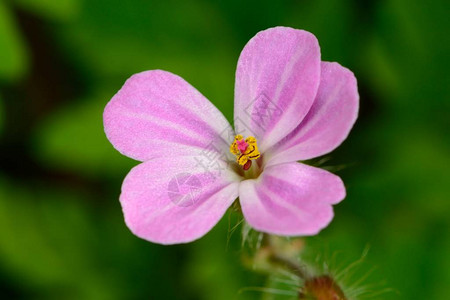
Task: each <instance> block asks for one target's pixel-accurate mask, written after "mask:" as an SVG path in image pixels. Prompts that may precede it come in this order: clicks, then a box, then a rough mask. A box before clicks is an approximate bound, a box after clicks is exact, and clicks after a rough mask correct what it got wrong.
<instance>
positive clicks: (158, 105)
mask: <svg viewBox="0 0 450 300" xmlns="http://www.w3.org/2000/svg"><path fill="white" fill-rule="evenodd" d="M103 120H104V127H105V133H106V136H107V137H108V139H109V140H110V142H111V143H112V144H113V145H114V147H115V148H116V149H117V150H119V151H120V152H121V153H122V154H124V155H126V156H129V157H131V158H134V159H137V160H140V161H146V160H149V159H151V158H155V157H167V156H179V155H198V154H199V153H200V152H202V151H204V150H205V149H208V150H210V151H214V152H221V151H222V149H225V150H226V151H225V152H226V153H227V152H228V148H229V144H230V143H231V142H232V139H233V132H232V130H231V126H230V125H229V123H228V121H227V120H226V119H225V117H224V116H223V115H222V113H221V112H220V111H219V110H217V108H216V107H215V106H214V105H213V104H212V103H211V102H209V101H208V100H207V99H206V98H205V97H204V96H203V95H202V94H200V93H199V92H198V91H197V90H196V89H195V88H193V87H192V86H191V85H189V83H187V82H186V81H185V80H184V79H182V78H181V77H179V76H177V75H174V74H172V73H169V72H166V71H161V70H153V71H146V72H142V73H138V74H135V75H133V76H132V77H131V78H129V79H128V80H127V81H126V82H125V84H124V86H123V87H122V88H121V89H120V91H119V92H118V93H117V94H116V95H115V96H114V97H113V98H112V99H111V101H110V102H109V103H108V105H107V106H106V108H105V111H104V114H103Z"/></svg>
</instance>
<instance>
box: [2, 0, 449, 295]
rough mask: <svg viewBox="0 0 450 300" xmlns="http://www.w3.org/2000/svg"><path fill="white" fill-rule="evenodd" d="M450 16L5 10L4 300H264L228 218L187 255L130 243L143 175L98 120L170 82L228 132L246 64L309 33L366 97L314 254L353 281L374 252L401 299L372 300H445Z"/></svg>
mask: <svg viewBox="0 0 450 300" xmlns="http://www.w3.org/2000/svg"><path fill="white" fill-rule="evenodd" d="M449 13H450V2H449V1H447V0H442V1H440V0H433V1H420V0H392V1H387V0H386V1H383V0H380V1H375V0H373V1H358V0H341V1H338V0H327V1H326V0H315V1H309V0H308V1H275V0H273V1H238V0H228V1H206V0H198V1H144V0H129V1H111V0H91V1H87V0H60V1H53V0H15V1H14V0H11V1H6V0H0V141H1V144H0V149H1V150H0V151H1V158H0V160H1V166H0V289H1V294H2V296H3V297H4V299H17V298H19V299H24V298H26V299H29V298H32V299H219V300H220V299H261V298H262V297H266V298H267V297H268V296H267V295H264V294H262V293H259V292H242V293H239V291H240V290H241V289H242V288H245V287H249V286H261V287H262V286H264V285H265V280H266V279H265V277H264V276H262V275H257V274H255V273H253V272H251V271H249V270H247V269H246V268H244V267H243V266H242V263H241V252H242V249H241V247H240V236H239V233H235V234H233V236H232V238H231V240H230V241H229V242H227V233H228V227H229V223H230V222H229V221H228V217H225V218H224V219H223V220H222V221H221V223H220V224H219V225H218V226H216V227H215V229H214V230H213V231H212V232H210V233H209V234H208V235H207V236H206V237H204V238H203V239H201V240H199V241H197V242H194V243H191V244H187V245H178V246H170V247H164V246H159V245H154V244H151V243H148V242H145V241H143V240H140V239H138V238H136V237H135V236H133V235H132V234H131V233H130V232H129V231H128V229H127V228H126V226H125V225H124V222H123V216H122V212H121V208H120V205H119V202H118V196H119V193H120V186H121V182H122V180H123V178H124V176H125V175H126V174H127V172H128V171H129V170H130V168H132V167H133V166H134V165H136V164H137V162H135V161H132V160H131V159H128V158H126V157H123V156H121V155H120V154H119V153H118V152H117V151H115V150H114V149H113V148H112V146H111V145H110V144H109V142H108V141H107V140H106V138H105V136H104V133H103V126H102V111H103V108H104V106H105V105H106V103H107V101H109V99H110V98H111V97H112V96H113V95H114V93H115V92H117V90H118V89H119V88H120V87H121V85H122V84H123V83H124V81H125V80H126V79H127V78H128V77H129V76H130V75H131V74H133V73H136V72H140V71H143V70H148V69H157V68H159V69H164V70H168V71H171V72H173V73H176V74H178V75H180V76H182V77H183V78H185V79H186V80H187V81H188V82H190V83H191V84H192V85H194V86H195V87H196V88H197V89H198V90H199V91H201V92H202V93H203V94H204V95H205V96H206V97H208V98H209V99H211V101H212V102H213V103H214V104H215V105H216V106H218V107H219V108H220V110H222V111H223V112H224V113H225V115H226V116H227V118H228V119H230V120H231V119H232V117H233V116H232V108H233V87H234V72H235V66H236V62H237V59H238V56H239V53H240V51H241V49H242V48H243V46H244V45H245V43H246V42H247V41H248V40H249V39H250V38H251V37H252V36H253V35H255V34H256V32H258V31H260V30H263V29H266V28H268V27H273V26H277V25H284V26H291V27H295V28H299V29H305V30H308V31H311V32H313V33H314V34H315V35H316V36H317V37H318V39H319V42H320V44H321V49H322V58H323V60H328V61H338V62H340V63H341V64H342V65H344V66H346V67H348V68H350V69H351V70H353V71H354V73H355V75H356V77H357V79H358V85H359V91H360V96H361V110H360V117H359V120H358V122H357V123H356V125H355V127H354V129H353V131H352V133H351V135H350V137H349V138H348V139H347V141H346V142H345V143H344V144H343V145H342V146H341V147H340V148H339V149H338V150H336V151H335V152H333V153H332V154H331V155H329V158H330V160H329V161H327V163H326V165H330V166H341V165H343V166H344V168H343V169H341V170H340V171H338V172H337V174H339V175H340V176H341V177H342V178H343V179H344V182H345V183H346V186H347V189H348V196H347V199H346V200H345V201H344V202H342V203H341V204H339V205H338V206H336V208H335V212H336V217H335V219H334V221H333V223H332V224H331V225H330V226H329V227H328V228H326V229H325V230H324V231H323V232H321V233H320V234H319V235H318V236H316V237H311V238H307V239H306V244H307V247H308V251H309V252H310V253H317V254H322V256H324V257H325V260H326V257H331V256H333V255H335V254H339V255H336V256H335V258H334V259H335V260H338V263H337V265H341V266H344V267H345V265H346V264H347V265H348V264H350V263H351V262H352V261H354V260H357V259H358V258H359V256H360V255H361V253H362V252H363V250H364V248H365V247H366V246H369V247H370V251H369V254H368V256H367V259H366V261H365V262H364V263H363V264H362V265H361V266H360V267H359V268H361V269H362V272H363V273H364V272H368V271H369V270H370V269H371V268H372V267H376V270H375V271H374V272H373V274H372V275H371V276H370V278H369V279H368V281H367V282H368V283H369V284H374V287H372V288H371V291H373V292H376V291H378V290H380V289H383V288H392V289H394V290H395V292H390V293H386V294H383V295H381V296H378V297H374V298H375V299H409V300H410V299H450V292H449V289H448V287H449V284H450V272H449V270H450V230H449V229H450V217H449V215H450V201H449V200H450V190H449V188H450V177H449V171H448V167H449V166H450V156H449V154H450V151H449V150H450V139H449V134H450V132H449V128H450V114H449V113H450V89H449V87H450V76H449V74H448V70H449V68H450V59H449V54H450V39H449V29H450V26H449V25H450V24H449ZM231 225H233V224H231ZM336 257H337V258H336ZM334 263H336V261H335V262H334ZM356 280H357V279H355V281H356ZM279 298H280V299H284V298H282V297H279Z"/></svg>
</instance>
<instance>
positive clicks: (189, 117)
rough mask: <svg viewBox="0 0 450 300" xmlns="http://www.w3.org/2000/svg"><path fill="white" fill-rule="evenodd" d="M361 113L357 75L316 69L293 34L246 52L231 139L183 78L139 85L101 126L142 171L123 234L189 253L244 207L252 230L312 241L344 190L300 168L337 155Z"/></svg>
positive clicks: (269, 37)
mask: <svg viewBox="0 0 450 300" xmlns="http://www.w3.org/2000/svg"><path fill="white" fill-rule="evenodd" d="M358 101H359V96H358V91H357V85H356V79H355V77H354V75H353V73H352V72H351V71H349V70H348V69H346V68H344V67H342V66H340V65H339V64H337V63H330V62H321V58H320V48H319V44H318V41H317V39H316V38H315V36H314V35H313V34H311V33H309V32H306V31H303V30H296V29H292V28H287V27H276V28H270V29H267V30H265V31H261V32H259V33H258V34H257V35H256V36H255V37H253V38H252V39H251V40H250V41H249V42H248V44H247V45H246V46H245V47H244V49H243V50H242V53H241V55H240V57H239V61H238V65H237V70H236V84H235V99H234V104H235V108H234V117H235V121H234V123H235V129H236V132H235V131H234V130H233V129H232V127H231V126H230V124H229V123H228V121H227V120H226V119H225V117H224V116H223V115H222V113H221V112H220V111H219V110H218V109H217V108H216V107H215V106H214V105H213V104H212V103H211V102H209V101H208V100H207V99H206V98H205V97H204V96H203V95H202V94H200V93H199V92H198V91H197V90H196V89H195V88H193V87H192V86H191V85H189V84H188V83H187V82H186V81H184V80H183V79H182V78H180V77H178V76H177V75H174V74H172V73H169V72H166V71H161V70H152V71H145V72H142V73H138V74H135V75H133V76H132V77H131V78H130V79H128V80H127V81H126V83H125V84H124V86H123V87H122V88H121V89H120V91H119V92H118V93H117V94H116V95H115V96H114V97H113V98H112V99H111V101H110V102H109V103H108V105H107V106H106V108H105V111H104V115H103V117H104V127H105V132H106V135H107V137H108V139H109V140H110V142H111V143H112V144H113V145H114V147H115V148H116V149H117V150H118V151H120V152H121V153H122V154H124V155H126V156H129V157H131V158H134V159H136V160H139V161H142V162H143V163H141V164H140V165H138V166H136V167H135V168H133V169H132V170H131V171H130V173H129V174H128V175H127V176H126V178H125V180H124V182H123V185H122V193H121V196H120V201H121V204H122V208H123V212H124V215H125V222H126V224H127V226H128V227H129V228H130V229H131V231H132V232H133V233H134V234H136V235H137V236H139V237H141V238H143V239H146V240H149V241H152V242H155V243H161V244H176V243H186V242H190V241H193V240H196V239H198V238H200V237H202V236H203V235H205V234H206V233H207V232H208V231H209V230H211V228H212V227H213V226H214V225H215V224H216V223H217V222H218V221H219V220H220V218H221V217H222V216H223V215H224V213H225V212H226V210H227V209H228V207H230V205H231V204H232V203H233V202H234V201H235V200H236V198H238V197H239V201H240V205H241V208H242V212H243V215H244V217H245V219H246V221H247V222H248V223H249V224H250V226H252V227H253V228H255V229H256V230H259V231H262V232H267V233H272V234H277V235H288V236H297V235H314V234H317V233H318V232H319V231H320V230H321V229H322V228H324V227H326V226H327V225H328V224H329V222H330V221H331V220H332V218H333V208H332V205H333V204H336V203H338V202H339V201H341V200H342V199H343V198H344V197H345V187H344V185H343V183H342V181H341V179H340V178H339V177H337V176H336V175H333V174H331V173H329V172H327V171H325V170H322V169H318V168H314V167H311V166H308V165H305V164H302V163H299V162H297V161H302V160H307V159H310V158H314V157H318V156H321V155H324V154H326V153H329V152H330V151H332V150H333V149H335V148H336V147H337V146H339V144H341V143H342V141H344V140H345V138H346V137H347V135H348V133H349V131H350V129H351V128H352V126H353V124H354V122H355V120H356V118H357V113H358ZM235 134H239V135H238V136H235Z"/></svg>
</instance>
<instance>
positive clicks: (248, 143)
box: [230, 134, 261, 166]
mask: <svg viewBox="0 0 450 300" xmlns="http://www.w3.org/2000/svg"><path fill="white" fill-rule="evenodd" d="M230 152H231V153H233V154H234V155H236V161H237V163H238V164H240V165H241V166H243V165H245V164H246V163H247V162H248V161H249V160H252V159H257V158H259V157H260V156H261V153H259V150H258V145H257V143H256V138H254V137H253V136H249V137H248V138H246V139H245V141H244V137H243V136H242V135H240V134H238V135H236V136H235V138H234V141H233V143H232V144H231V146H230Z"/></svg>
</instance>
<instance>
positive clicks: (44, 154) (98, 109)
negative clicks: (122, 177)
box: [34, 91, 138, 177]
mask: <svg viewBox="0 0 450 300" xmlns="http://www.w3.org/2000/svg"><path fill="white" fill-rule="evenodd" d="M111 97H112V93H111V92H109V91H106V92H105V91H102V92H98V93H96V94H95V95H92V96H91V97H89V98H88V99H84V100H83V101H80V102H78V103H74V104H69V105H68V106H66V107H63V108H62V109H60V110H59V111H58V112H55V113H54V114H53V115H52V116H51V117H50V118H48V119H47V120H45V122H43V123H42V124H41V125H40V126H39V127H38V128H36V134H35V139H34V140H35V147H36V151H35V153H36V157H37V158H38V159H39V160H40V161H41V162H42V163H43V164H44V165H47V166H50V167H52V168H56V169H62V170H71V171H74V172H77V173H80V174H83V175H86V176H89V177H92V176H102V175H103V176H104V175H107V174H117V173H119V174H121V173H122V174H125V173H126V172H127V171H128V170H129V169H131V167H132V166H134V165H136V164H138V162H136V161H133V160H132V159H129V158H126V157H125V156H123V155H121V154H120V153H119V152H118V151H116V150H115V149H114V148H113V146H112V145H111V144H110V143H109V141H108V140H107V138H106V136H105V133H104V131H103V109H104V107H105V105H106V103H107V102H108V101H109V99H110V98H111Z"/></svg>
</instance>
